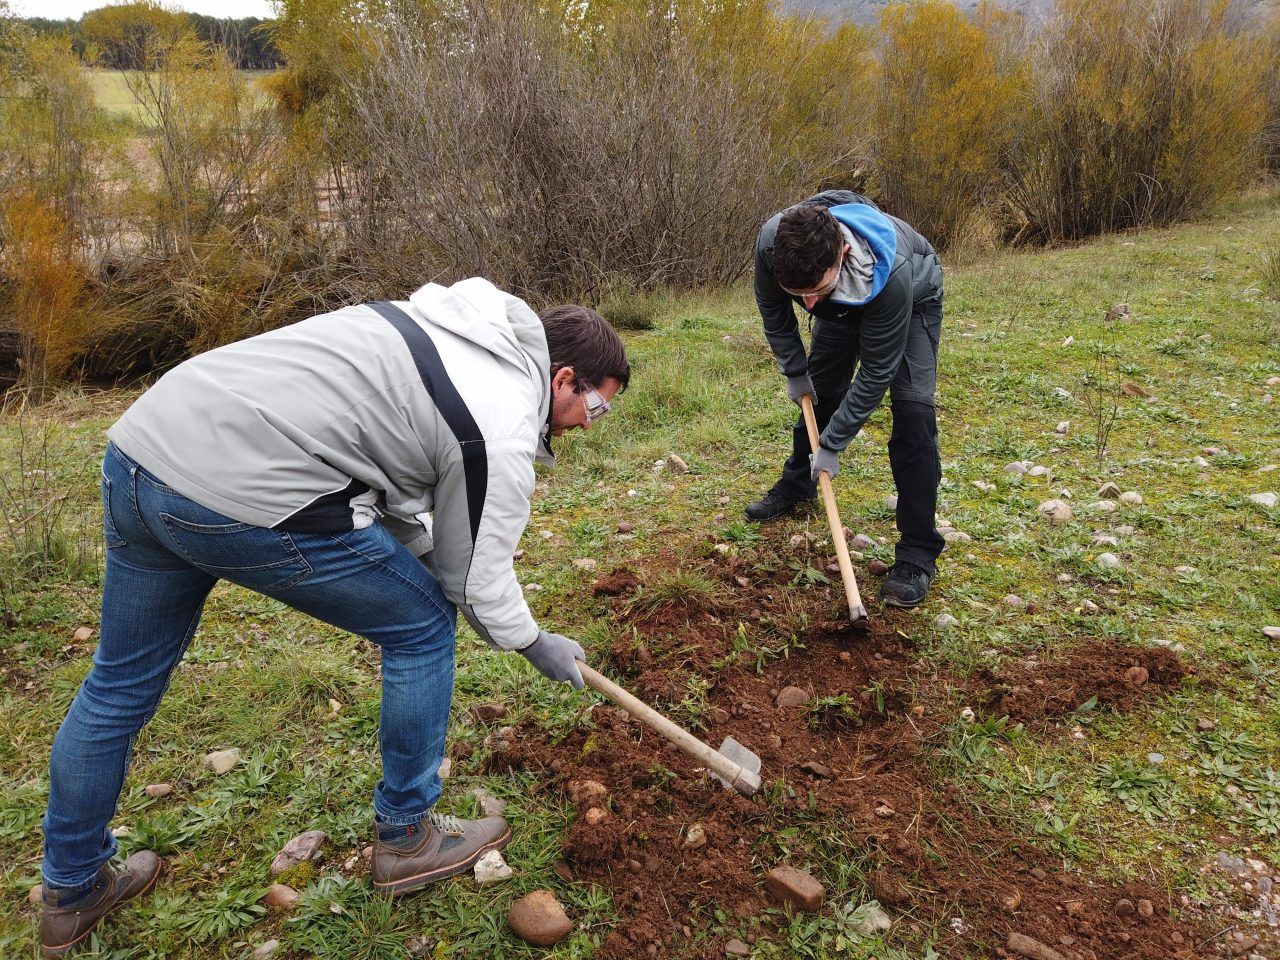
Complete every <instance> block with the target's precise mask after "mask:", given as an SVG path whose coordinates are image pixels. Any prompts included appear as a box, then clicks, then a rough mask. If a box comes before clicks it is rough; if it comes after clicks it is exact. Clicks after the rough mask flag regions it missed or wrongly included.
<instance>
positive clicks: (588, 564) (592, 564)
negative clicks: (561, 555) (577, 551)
mask: <svg viewBox="0 0 1280 960" xmlns="http://www.w3.org/2000/svg"><path fill="white" fill-rule="evenodd" d="M573 565H574V566H575V567H577V568H578V569H579V570H583V571H586V572H587V573H590V572H591V571H592V570H594V569H595V568H596V561H595V560H594V559H593V558H592V557H578V558H577V559H575V560H574V561H573Z"/></svg>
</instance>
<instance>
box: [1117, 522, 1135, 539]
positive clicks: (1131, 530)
mask: <svg viewBox="0 0 1280 960" xmlns="http://www.w3.org/2000/svg"><path fill="white" fill-rule="evenodd" d="M1137 532H1138V528H1137V527H1131V526H1129V525H1128V524H1127V523H1126V524H1122V525H1121V526H1118V527H1116V533H1118V534H1120V536H1122V537H1132V536H1133V535H1134V534H1135V533H1137Z"/></svg>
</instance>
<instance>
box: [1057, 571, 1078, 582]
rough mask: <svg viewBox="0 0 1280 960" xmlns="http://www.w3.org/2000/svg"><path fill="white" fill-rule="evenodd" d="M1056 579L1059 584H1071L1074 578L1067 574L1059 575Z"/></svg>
mask: <svg viewBox="0 0 1280 960" xmlns="http://www.w3.org/2000/svg"><path fill="white" fill-rule="evenodd" d="M1056 579H1057V581H1058V582H1059V583H1073V582H1075V579H1076V578H1075V577H1073V576H1072V575H1071V574H1069V573H1060V574H1058V576H1057V577H1056Z"/></svg>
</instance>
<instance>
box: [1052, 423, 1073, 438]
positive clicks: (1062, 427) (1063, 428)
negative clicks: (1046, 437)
mask: <svg viewBox="0 0 1280 960" xmlns="http://www.w3.org/2000/svg"><path fill="white" fill-rule="evenodd" d="M1053 432H1054V433H1058V434H1061V435H1063V436H1066V435H1067V434H1068V433H1070V432H1071V421H1070V420H1063V421H1061V422H1060V423H1059V424H1058V426H1057V427H1055V428H1054V431H1053Z"/></svg>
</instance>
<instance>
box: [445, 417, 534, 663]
mask: <svg viewBox="0 0 1280 960" xmlns="http://www.w3.org/2000/svg"><path fill="white" fill-rule="evenodd" d="M479 459H482V460H483V462H484V464H485V471H484V472H485V477H484V488H483V503H482V506H481V509H480V514H479V523H478V525H477V526H476V528H475V531H474V536H473V531H472V516H471V510H470V505H471V500H470V498H471V497H472V496H476V495H477V494H478V492H479V490H478V487H479V484H478V483H477V474H478V470H477V467H476V465H475V464H473V465H472V466H471V468H470V475H468V467H467V466H466V465H465V463H464V460H463V457H462V455H461V453H460V452H458V453H454V454H453V455H451V456H450V457H449V458H448V461H447V462H446V463H445V465H444V468H443V469H442V470H441V472H440V475H439V478H438V480H437V483H436V488H435V511H434V513H433V514H432V519H433V523H432V536H433V539H434V541H435V550H434V553H433V554H432V558H431V559H432V563H433V568H434V572H435V575H436V577H437V578H438V579H439V581H440V586H441V587H442V588H443V589H444V593H445V596H446V597H448V598H449V599H450V600H451V601H453V602H454V603H455V604H456V605H457V607H458V609H459V610H460V611H461V612H462V615H463V616H464V617H466V618H467V622H468V623H470V624H471V627H472V629H474V630H475V632H476V633H477V634H478V635H479V636H480V638H481V639H482V640H484V641H485V643H487V644H489V645H490V646H491V647H494V648H495V649H498V650H520V649H522V648H524V647H527V646H528V645H529V644H531V643H533V641H534V640H536V639H537V637H538V625H537V624H536V623H535V622H534V620H533V615H532V614H531V613H530V612H529V605H528V604H527V603H526V602H525V599H524V591H523V590H521V589H520V583H519V581H517V580H516V573H515V565H514V562H513V558H514V555H515V552H516V547H517V546H518V545H519V543H520V537H521V535H522V534H523V533H524V528H525V526H526V525H527V524H528V522H529V499H530V498H531V497H532V496H533V484H534V474H533V458H532V456H531V454H530V450H529V444H528V442H526V441H525V440H521V439H515V438H513V439H498V440H486V441H484V456H483V458H479ZM468 481H470V482H468Z"/></svg>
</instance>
